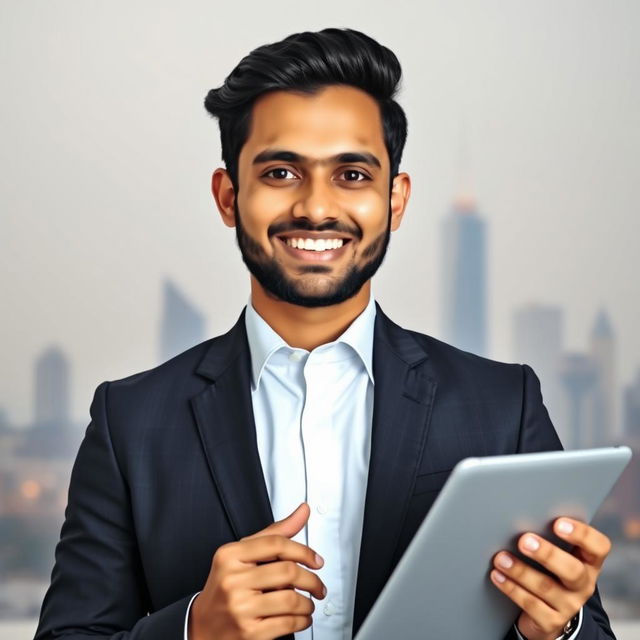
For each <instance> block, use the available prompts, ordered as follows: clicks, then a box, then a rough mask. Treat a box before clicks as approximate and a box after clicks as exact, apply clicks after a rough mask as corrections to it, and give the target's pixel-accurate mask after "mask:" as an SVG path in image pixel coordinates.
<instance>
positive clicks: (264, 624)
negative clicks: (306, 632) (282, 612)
mask: <svg viewBox="0 0 640 640" xmlns="http://www.w3.org/2000/svg"><path fill="white" fill-rule="evenodd" d="M312 620H313V618H312V617H311V616H269V617H267V618H263V619H262V620H260V621H259V622H258V624H257V625H256V631H255V634H254V635H253V637H254V638H255V640H273V638H279V637H280V636H287V635H289V634H290V633H296V632H297V631H302V630H303V629H306V628H308V627H310V626H311V622H312Z"/></svg>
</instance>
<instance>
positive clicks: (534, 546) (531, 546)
mask: <svg viewBox="0 0 640 640" xmlns="http://www.w3.org/2000/svg"><path fill="white" fill-rule="evenodd" d="M523 544H524V548H525V549H528V550H529V551H537V550H538V549H539V548H540V543H539V542H538V540H537V539H536V538H534V537H533V536H527V537H526V538H525V539H524V543H523Z"/></svg>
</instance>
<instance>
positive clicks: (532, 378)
mask: <svg viewBox="0 0 640 640" xmlns="http://www.w3.org/2000/svg"><path fill="white" fill-rule="evenodd" d="M522 369H523V403H522V417H521V420H520V436H519V439H518V453H533V452H536V451H555V450H559V449H562V448H563V447H562V444H561V443H560V439H559V438H558V434H557V433H556V430H555V429H554V427H553V424H552V423H551V418H550V417H549V413H548V411H547V408H546V407H545V406H544V403H543V402H542V392H541V390H540V380H539V379H538V376H537V375H536V374H535V373H534V371H533V369H532V368H531V367H530V366H529V365H526V364H525V365H522ZM504 640H518V638H517V634H516V632H515V630H514V629H513V628H512V629H511V630H510V631H509V633H507V635H506V636H505V638H504ZM576 640H615V635H614V634H613V631H612V630H611V625H610V623H609V618H608V617H607V614H606V613H605V611H604V609H603V608H602V602H601V601H600V595H599V593H598V588H597V587H596V590H595V592H594V593H593V595H592V596H591V597H590V598H589V600H587V602H586V603H585V605H584V607H583V617H582V626H581V628H580V631H579V632H578V634H577V636H576Z"/></svg>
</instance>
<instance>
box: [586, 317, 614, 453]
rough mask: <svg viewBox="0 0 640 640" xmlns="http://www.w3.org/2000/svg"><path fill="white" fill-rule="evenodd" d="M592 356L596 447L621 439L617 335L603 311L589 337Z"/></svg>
mask: <svg viewBox="0 0 640 640" xmlns="http://www.w3.org/2000/svg"><path fill="white" fill-rule="evenodd" d="M590 338H591V340H590V353H591V358H592V360H593V362H594V363H595V366H596V369H597V373H598V379H597V380H596V388H595V390H594V399H593V401H594V407H593V412H594V413H593V417H594V425H593V430H594V445H596V446H598V445H607V444H613V443H614V442H615V440H616V438H617V437H618V436H619V429H618V423H617V411H616V409H617V407H616V376H615V336H614V333H613V329H612V327H611V322H610V321H609V316H608V315H607V313H606V312H605V311H604V309H601V310H600V311H599V312H598V315H597V316H596V320H595V323H594V325H593V329H592V330H591V336H590Z"/></svg>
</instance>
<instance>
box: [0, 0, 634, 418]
mask: <svg viewBox="0 0 640 640" xmlns="http://www.w3.org/2000/svg"><path fill="white" fill-rule="evenodd" d="M326 26H337V27H352V28H356V29H359V30H362V31H365V32H366V33H368V34H369V35H371V36H373V37H374V38H376V39H377V40H379V41H380V42H381V43H382V44H385V45H386V46H388V47H390V48H391V49H393V50H394V51H395V52H396V54H397V56H398V58H399V59H400V62H401V64H402V66H403V71H404V80H403V89H402V91H401V93H400V96H399V101H400V103H401V104H402V105H403V107H404V108H405V110H406V112H407V115H408V119H409V139H408V143H407V147H406V151H405V155H404V158H403V163H402V166H401V169H402V170H404V171H407V172H409V173H410V174H411V176H412V179H413V191H412V199H411V202H410V204H409V209H408V212H407V215H406V216H405V220H404V223H403V225H402V227H401V228H400V230H399V231H398V232H397V233H396V234H394V236H393V238H392V242H391V247H390V252H389V255H388V257H387V260H386V261H385V264H384V265H383V267H382V269H381V271H380V273H379V275H378V276H377V277H376V280H375V281H374V294H375V295H376V297H377V299H378V300H379V301H380V303H381V304H382V306H383V308H384V309H385V311H386V312H387V313H388V314H389V315H390V316H391V317H392V318H393V319H395V320H396V321H397V322H399V323H400V324H402V325H404V326H406V327H409V328H413V329H416V330H419V331H423V332H425V333H430V334H432V335H435V336H438V335H440V326H439V322H440V310H439V304H440V290H439V261H440V223H441V220H442V217H443V215H445V213H446V212H447V211H448V208H449V206H450V202H451V200H452V198H453V196H454V195H455V191H456V189H457V185H458V182H459V178H460V174H461V167H460V161H459V157H460V148H461V146H462V145H463V141H462V139H463V138H465V139H466V143H464V144H465V145H466V148H467V156H468V159H469V160H468V165H469V167H470V170H469V172H470V175H471V180H472V185H473V190H474V192H475V195H476V197H477V200H478V203H479V207H480V209H481V211H482V214H483V216H484V217H485V219H486V220H487V223H488V225H489V256H490V258H489V282H490V304H489V309H490V338H489V340H490V345H491V353H492V356H493V357H496V358H498V359H504V360H509V359H510V358H511V351H510V341H511V318H512V313H513V310H514V308H515V307H517V306H518V305H522V304H526V303H528V302H540V303H549V304H558V305H561V306H562V307H563V308H564V309H565V312H566V335H567V348H568V349H571V350H581V349H584V348H585V347H586V343H587V337H588V332H589V330H590V328H591V326H592V324H593V321H594V318H595V314H596V312H597V310H598V308H599V307H600V306H601V305H602V306H604V307H605V308H606V309H607V311H608V312H609V314H610V317H611V320H612V323H613V326H614V329H615V331H616V335H617V340H618V355H619V357H618V364H619V367H618V372H619V379H620V381H621V382H628V381H629V380H630V379H631V377H632V375H633V373H634V372H635V370H636V368H637V367H638V366H639V365H640V331H638V323H639V321H640V301H639V296H638V273H640V252H639V251H638V239H639V238H640V233H639V232H640V223H639V222H638V215H639V213H640V211H639V206H638V190H639V185H640V163H639V160H638V158H639V157H640V83H639V82H638V77H640V73H639V67H640V65H639V61H640V38H638V33H639V31H640V3H638V2H635V1H633V0H629V1H621V0H608V1H605V0H602V1H600V2H597V1H585V0H582V1H579V0H574V1H558V0H529V1H526V2H525V1H517V0H501V1H498V0H493V1H487V0H483V1H482V2H474V1H471V0H469V1H465V2H463V1H451V0H447V1H444V0H443V1H441V2H428V1H424V0H423V1H422V2H402V1H399V0H396V1H394V2H392V3H390V2H388V1H385V2H374V1H372V0H367V1H366V2H355V1H351V2H342V1H341V2H337V1H334V0H330V1H325V2H314V3H286V2H279V3H273V2H260V3H254V2H251V3H246V2H231V3H222V2H213V1H209V2H200V1H182V2H158V1H157V0H154V1H151V0H144V1H143V0H138V1H136V2H131V1H130V0H127V1H124V0H110V1H109V2H98V1H95V0H67V1H63V0H59V1H57V2H45V1H41V2H36V1H34V0H3V2H2V3H1V4H0V51H1V52H2V55H1V57H0V71H1V77H2V85H3V86H2V100H0V123H1V124H0V126H1V127H2V129H3V130H2V145H0V167H1V173H0V176H1V178H0V211H1V215H2V229H1V235H0V243H1V245H0V252H1V254H2V256H3V260H4V264H5V268H4V269H3V270H2V273H1V274H0V294H1V300H2V305H3V313H2V314H1V321H0V322H1V325H0V330H1V332H2V333H1V335H2V360H3V364H4V366H3V375H2V378H1V379H0V407H2V408H4V409H5V410H6V411H7V412H8V415H9V417H10V419H11V420H13V421H15V422H18V423H20V422H24V421H27V420H30V419H31V417H32V395H33V386H32V385H33V381H32V375H33V372H32V368H33V361H34V358H35V357H36V356H37V354H38V353H39V352H40V351H41V350H42V349H44V348H46V347H47V346H49V345H52V344H56V345H59V346H60V347H61V348H63V349H64V350H65V351H66V352H67V353H68V355H69V357H70V359H71V363H72V367H73V370H72V384H73V390H74V395H73V412H74V417H75V418H76V419H78V420H81V421H86V420H87V416H88V408H89V403H90V401H91V398H92V395H93V390H94V389H95V387H96V385H97V384H98V383H99V382H101V381H102V380H106V379H115V378H119V377H123V376H125V375H128V374H131V373H133V372H135V371H139V370H142V369H146V368H149V367H151V366H153V365H155V364H156V363H157V352H158V347H157V341H158V329H159V326H158V313H159V310H160V303H161V297H160V294H161V282H162V279H163V278H164V277H170V278H171V279H173V280H174V281H175V282H176V283H177V284H178V285H179V286H180V287H181V288H182V289H183V290H184V291H185V293H186V295H187V296H188V297H189V298H190V299H191V300H192V301H193V303H194V304H195V305H197V306H198V307H200V308H201V309H202V310H203V312H205V313H206V314H207V316H208V318H209V320H210V321H209V327H208V329H209V333H210V335H212V336H213V335H216V334H217V333H220V332H223V331H226V330H227V329H228V328H229V327H230V325H231V324H232V323H233V322H234V321H235V319H236V318H237V316H238V314H239V312H240V310H241V308H242V306H243V305H244V304H245V302H246V300H247V297H248V276H247V274H246V271H245V268H244V265H243V264H242V262H241V260H240V257H239V253H238V250H237V248H236V246H235V236H234V234H233V231H232V230H229V229H227V228H226V227H224V226H223V225H222V223H221V221H220V219H219V216H218V214H217V211H216V210H215V207H214V204H213V201H212V199H211V196H210V193H209V180H210V174H211V171H212V170H213V169H214V168H215V167H217V166H220V165H221V160H220V146H219V135H218V128H217V124H216V123H215V121H213V120H211V119H210V118H209V117H208V115H207V114H206V113H205V111H204V109H203V108H202V100H203V98H204V95H205V94H206V92H207V91H208V90H209V89H210V88H212V87H216V86H219V85H220V84H221V83H222V81H223V80H224V78H225V76H226V75H227V74H228V73H229V72H230V71H231V70H232V68H233V67H234V66H235V64H236V63H237V62H238V61H239V60H240V58H241V57H242V56H244V55H245V54H246V53H248V52H249V51H250V50H251V49H253V48H255V47H257V46H259V45H261V44H264V43H266V42H273V41H276V40H279V39H281V38H283V37H285V36H286V35H289V34H290V33H293V32H297V31H302V30H307V29H311V30H317V29H321V28H323V27H326ZM461 131H465V132H466V133H465V134H464V135H463V134H461Z"/></svg>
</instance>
